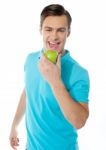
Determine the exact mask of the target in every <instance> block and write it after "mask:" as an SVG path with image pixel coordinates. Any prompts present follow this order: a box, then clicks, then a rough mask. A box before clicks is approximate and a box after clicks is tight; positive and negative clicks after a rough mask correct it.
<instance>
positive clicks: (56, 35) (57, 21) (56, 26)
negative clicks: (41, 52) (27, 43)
mask: <svg viewBox="0 0 106 150" xmlns="http://www.w3.org/2000/svg"><path fill="white" fill-rule="evenodd" d="M69 33H70V31H69V29H68V22H67V18H66V16H65V15H62V16H48V17H46V18H45V20H44V22H43V24H42V27H41V34H42V36H43V46H44V49H45V50H48V49H53V50H56V51H57V52H59V53H60V52H62V50H63V49H64V45H65V42H66V39H67V37H68V36H69Z"/></svg>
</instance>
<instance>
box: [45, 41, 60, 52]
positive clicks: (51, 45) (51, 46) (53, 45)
mask: <svg viewBox="0 0 106 150" xmlns="http://www.w3.org/2000/svg"><path fill="white" fill-rule="evenodd" d="M48 44H49V47H50V49H53V50H58V48H59V44H60V42H57V43H54V42H48Z"/></svg>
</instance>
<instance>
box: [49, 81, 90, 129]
mask: <svg viewBox="0 0 106 150" xmlns="http://www.w3.org/2000/svg"><path fill="white" fill-rule="evenodd" d="M51 87H52V90H53V92H54V95H55V97H56V99H57V101H58V103H59V105H60V108H61V110H62V112H63V114H64V116H65V118H66V119H67V120H68V121H69V122H70V123H71V124H72V125H73V126H74V127H75V128H77V129H80V128H81V127H83V126H84V124H85V122H86V120H87V118H88V115H89V109H88V104H87V103H78V102H75V101H74V100H73V99H72V98H71V97H70V95H69V93H68V91H67V90H66V88H65V86H64V84H63V83H62V81H58V82H55V84H52V85H51Z"/></svg>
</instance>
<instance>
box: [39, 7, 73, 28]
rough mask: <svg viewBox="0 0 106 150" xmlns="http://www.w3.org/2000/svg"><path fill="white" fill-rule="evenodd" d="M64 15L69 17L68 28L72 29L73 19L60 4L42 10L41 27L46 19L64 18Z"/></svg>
mask: <svg viewBox="0 0 106 150" xmlns="http://www.w3.org/2000/svg"><path fill="white" fill-rule="evenodd" d="M62 15H65V16H66V17H67V21H68V28H69V29H70V25H71V22H72V17H71V15H70V14H69V12H68V11H67V10H66V9H65V8H64V7H63V6H62V5H60V4H51V5H48V6H46V7H44V9H43V10H42V12H41V15H40V26H41V27H42V24H43V22H44V20H45V18H46V17H48V16H62Z"/></svg>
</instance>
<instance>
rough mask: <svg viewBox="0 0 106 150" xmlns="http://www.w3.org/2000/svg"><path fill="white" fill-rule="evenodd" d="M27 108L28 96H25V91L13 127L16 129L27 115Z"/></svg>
mask: <svg viewBox="0 0 106 150" xmlns="http://www.w3.org/2000/svg"><path fill="white" fill-rule="evenodd" d="M25 106H26V95H25V90H23V92H22V94H21V97H20V101H19V104H18V107H17V110H16V113H15V116H14V119H13V123H12V127H16V126H18V124H19V123H20V121H21V119H22V117H23V115H24V113H25Z"/></svg>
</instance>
